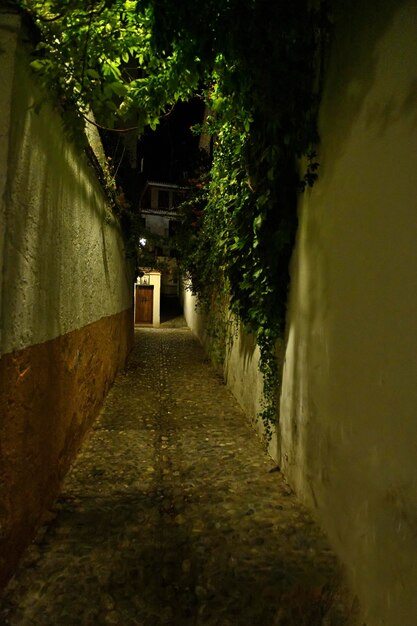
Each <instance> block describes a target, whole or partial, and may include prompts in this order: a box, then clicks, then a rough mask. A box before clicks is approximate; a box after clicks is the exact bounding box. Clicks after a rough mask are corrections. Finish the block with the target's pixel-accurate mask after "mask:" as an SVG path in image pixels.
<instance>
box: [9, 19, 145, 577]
mask: <svg viewBox="0 0 417 626" xmlns="http://www.w3.org/2000/svg"><path fill="white" fill-rule="evenodd" d="M0 47H1V48H2V49H3V54H2V55H1V65H0V74H1V76H0V84H1V90H0V111H1V115H0V224H1V230H0V232H1V238H0V262H1V272H0V277H1V284H0V286H1V289H0V294H1V343H0V347H1V358H0V528H1V532H0V585H1V584H2V583H4V581H5V580H6V579H7V577H8V576H9V575H10V573H11V571H12V569H13V567H14V565H15V563H16V561H17V559H18V557H19V555H20V553H21V551H22V549H23V548H24V547H25V545H26V544H27V542H28V541H30V539H31V538H32V536H33V533H34V530H35V529H36V527H37V525H38V524H39V521H40V519H41V517H42V513H43V511H44V509H45V507H47V506H48V504H50V502H51V499H52V498H53V497H54V496H55V494H56V492H57V489H58V486H59V483H60V481H61V479H62V477H63V475H64V474H65V472H66V470H67V468H68V466H69V463H70V462H71V460H72V458H73V457H74V454H75V452H76V451H77V449H78V447H79V445H80V443H81V441H82V438H83V436H84V434H85V432H86V430H87V428H88V427H89V425H90V424H91V422H92V420H93V419H94V418H95V416H96V415H97V413H98V411H99V408H100V406H101V403H102V400H103V398H104V396H105V394H106V392H107V390H108V388H109V386H110V384H111V383H112V380H113V378H114V375H115V372H116V370H117V368H118V367H120V366H121V365H122V364H123V363H124V360H125V357H126V354H127V352H128V349H129V346H130V343H131V332H132V325H133V313H132V308H131V304H132V286H131V285H132V281H131V277H130V275H129V271H128V268H127V265H126V262H125V256H124V248H123V241H122V238H121V234H120V229H119V226H118V224H117V222H116V221H115V219H114V218H113V217H112V215H111V213H110V212H109V210H108V208H107V206H106V201H105V198H104V195H103V193H102V191H101V188H100V186H99V184H98V182H97V180H96V177H95V173H94V171H93V169H92V168H91V167H90V165H89V164H88V162H87V160H86V158H85V155H84V153H83V152H77V151H75V149H74V148H73V146H72V145H71V144H70V143H69V141H68V140H67V139H66V138H65V136H64V135H63V132H62V123H61V120H60V118H59V117H58V115H57V114H56V113H55V112H54V111H53V110H52V108H51V107H50V106H49V105H48V104H45V103H44V105H43V106H42V108H41V110H40V112H37V109H36V107H34V105H35V104H36V103H37V102H39V100H40V97H41V96H42V94H41V93H40V91H39V90H38V88H37V87H36V84H35V82H34V78H33V76H32V75H31V73H30V70H29V61H30V58H29V56H28V55H27V53H26V51H25V49H24V47H23V45H22V43H21V42H20V26H19V20H18V18H17V16H10V15H4V14H2V15H1V16H0Z"/></svg>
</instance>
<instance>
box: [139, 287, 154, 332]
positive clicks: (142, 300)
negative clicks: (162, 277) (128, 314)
mask: <svg viewBox="0 0 417 626" xmlns="http://www.w3.org/2000/svg"><path fill="white" fill-rule="evenodd" d="M152 321H153V285H136V306H135V324H152Z"/></svg>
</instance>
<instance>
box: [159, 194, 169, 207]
mask: <svg viewBox="0 0 417 626" xmlns="http://www.w3.org/2000/svg"><path fill="white" fill-rule="evenodd" d="M168 208H169V191H165V190H164V191H162V190H159V192H158V209H168Z"/></svg>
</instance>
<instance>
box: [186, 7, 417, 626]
mask: <svg viewBox="0 0 417 626" xmlns="http://www.w3.org/2000/svg"><path fill="white" fill-rule="evenodd" d="M333 6H334V10H335V13H334V35H333V42H332V47H331V50H330V58H329V64H328V67H327V69H326V77H325V89H324V96H323V103H322V107H321V114H320V133H321V145H320V148H319V161H320V164H321V166H320V178H319V181H318V182H317V184H316V185H315V187H314V188H313V189H312V190H311V192H308V193H306V194H304V195H303V197H302V199H301V205H300V227H299V232H298V240H297V245H296V250H295V253H294V258H293V262H292V270H291V275H292V276H291V294H290V303H289V313H288V328H287V345H286V353H285V365H284V373H283V387H282V392H281V402H280V414H281V416H280V420H281V421H280V437H281V439H282V441H281V451H279V450H278V448H277V450H276V452H274V450H273V449H272V454H273V455H274V456H275V458H277V459H278V458H279V455H280V452H281V456H282V465H283V469H284V472H285V474H286V476H287V478H288V479H289V481H290V482H291V484H292V485H293V486H294V488H295V489H296V491H297V492H298V494H299V495H300V496H301V497H302V498H303V499H304V501H305V502H306V503H307V504H308V505H309V506H310V507H311V508H312V509H313V510H314V511H315V514H316V517H317V519H318V520H319V522H320V523H321V525H322V526H323V527H324V529H325V530H326V532H327V533H328V536H329V537H330V539H331V541H332V543H333V546H334V548H335V549H336V552H337V554H338V555H339V557H340V559H341V561H342V562H343V563H344V564H345V565H346V568H347V571H348V574H349V578H350V581H351V585H352V588H353V590H354V591H355V592H356V593H357V594H358V597H359V601H360V604H361V606H362V609H363V613H364V622H365V621H366V624H367V626H399V625H400V624H401V626H415V624H416V623H417V583H416V581H417V540H416V536H417V473H416V470H415V464H416V459H417V419H416V410H417V384H416V381H417V358H416V355H417V290H416V286H417V244H416V242H417V175H416V156H417V37H416V33H417V4H416V2H415V1H414V0H400V1H398V0H395V1H394V0H383V1H382V2H376V1H372V2H367V3H364V2H359V1H357V0H354V1H353V2H349V3H344V2H342V1H339V0H335V2H334V3H333ZM185 314H186V318H187V321H188V324H189V326H190V327H191V328H192V329H193V330H194V331H195V332H196V333H197V334H198V336H199V337H200V339H201V340H202V341H203V343H204V342H205V341H206V335H205V330H204V329H205V320H204V319H203V318H202V317H201V316H198V315H197V314H196V313H195V312H194V303H193V302H191V300H190V301H189V302H187V299H186V301H185ZM226 375H227V378H228V382H229V384H230V385H231V388H232V389H233V391H234V393H235V395H236V396H237V397H238V399H239V401H240V403H241V404H242V407H243V408H245V410H246V411H247V413H248V414H249V415H251V416H253V415H254V414H255V413H256V410H257V406H258V404H257V400H256V398H257V397H258V393H259V388H260V384H261V383H260V380H259V375H258V374H257V351H256V349H253V346H250V345H248V343H247V338H246V339H245V340H244V342H243V344H242V343H241V339H239V341H237V342H235V344H234V347H233V349H232V353H231V354H229V357H228V362H227V364H226ZM253 390H255V391H254V392H253ZM251 394H253V395H252V396H251Z"/></svg>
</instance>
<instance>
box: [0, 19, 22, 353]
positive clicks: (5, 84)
mask: <svg viewBox="0 0 417 626" xmlns="http://www.w3.org/2000/svg"><path fill="white" fill-rule="evenodd" d="M19 28H20V20H19V17H18V16H17V15H10V14H2V13H0V50H1V55H0V76H1V81H0V84H1V88H0V112H1V115H0V259H3V258H4V244H5V233H6V203H5V189H6V183H7V164H8V161H9V144H10V141H9V139H10V133H9V130H10V116H11V109H12V86H13V78H14V69H15V63H14V61H15V55H16V46H17V38H18V33H19ZM2 301H3V273H2V272H0V312H1V310H2ZM1 342H2V325H1V324H0V346H1V345H2V343H1ZM0 353H1V350H0Z"/></svg>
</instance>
